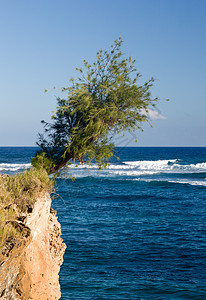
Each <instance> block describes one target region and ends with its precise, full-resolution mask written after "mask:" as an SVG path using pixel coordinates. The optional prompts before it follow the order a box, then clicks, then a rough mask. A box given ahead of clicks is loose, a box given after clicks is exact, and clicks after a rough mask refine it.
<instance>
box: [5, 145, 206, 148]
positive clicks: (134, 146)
mask: <svg viewBox="0 0 206 300" xmlns="http://www.w3.org/2000/svg"><path fill="white" fill-rule="evenodd" d="M0 147H2V148H3V147H36V148H38V146H37V145H0ZM115 147H121V148H122V147H124V148H129V147H130V148H138V147H206V145H125V146H124V145H123V146H121V145H115Z"/></svg>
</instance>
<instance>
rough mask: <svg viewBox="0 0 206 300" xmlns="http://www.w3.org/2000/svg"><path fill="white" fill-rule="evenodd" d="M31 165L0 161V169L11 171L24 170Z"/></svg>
mask: <svg viewBox="0 0 206 300" xmlns="http://www.w3.org/2000/svg"><path fill="white" fill-rule="evenodd" d="M30 167H31V164H30V163H28V164H8V163H1V164H0V171H11V172H16V171H18V170H26V169H29V168H30Z"/></svg>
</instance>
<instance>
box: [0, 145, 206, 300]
mask: <svg viewBox="0 0 206 300" xmlns="http://www.w3.org/2000/svg"><path fill="white" fill-rule="evenodd" d="M35 152H36V148H35V147H1V148H0V173H9V174H14V173H15V172H21V171H23V170H24V169H27V168H29V167H30V159H31V157H32V156H33V155H34V154H35ZM115 152H116V155H117V156H118V157H119V159H117V158H114V159H112V160H111V164H110V166H109V167H108V168H107V169H103V170H98V167H97V165H95V164H94V165H92V166H89V165H76V164H72V165H71V167H70V169H69V174H70V175H72V176H75V177H76V179H75V181H72V180H71V179H70V177H69V176H65V177H63V178H57V181H56V193H57V194H58V195H59V197H55V199H54V200H53V204H52V206H53V208H54V209H56V210H57V212H58V217H59V221H60V223H61V226H62V237H63V239H64V242H65V243H66V244H67V250H66V253H65V255H64V263H63V265H62V267H61V271H60V284H61V292H62V298H61V299H65V300H69V299H74V300H76V299H83V300H84V299H85V300H86V299H96V300H103V299H104V300H112V299H119V300H124V299H130V300H133V299H139V300H140V299H142V300H144V299H148V300H150V299H155V300H157V299H158V300H163V299H165V300H170V299H175V300H176V299H177V300H179V299H186V300H188V299H197V300H201V299H202V300H205V299H206V225H205V222H206V147H201V148H200V147H133V148H129V147H125V148H116V149H115Z"/></svg>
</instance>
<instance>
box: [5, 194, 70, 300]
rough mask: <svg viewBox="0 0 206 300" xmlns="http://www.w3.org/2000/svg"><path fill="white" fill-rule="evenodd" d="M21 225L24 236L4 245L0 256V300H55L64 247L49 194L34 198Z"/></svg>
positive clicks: (58, 288)
mask: <svg viewBox="0 0 206 300" xmlns="http://www.w3.org/2000/svg"><path fill="white" fill-rule="evenodd" d="M21 226H25V230H27V232H28V234H27V237H24V238H21V239H18V240H17V241H16V242H15V243H14V244H12V243H10V244H7V245H6V246H5V249H3V251H2V252H3V254H4V255H3V256H1V257H0V299H34V300H46V299H48V300H53V299H59V298H60V297H61V292H60V285H59V275H58V273H59V270H60V266H61V264H62V262H63V254H64V252H65V249H66V245H65V244H64V243H63V241H62V238H61V227H60V224H59V222H58V221H57V217H56V211H55V210H53V209H52V208H51V199H50V197H49V194H46V195H45V196H43V197H41V198H39V199H37V201H36V202H35V204H34V205H33V207H32V208H30V209H29V210H28V212H27V214H26V215H25V216H24V218H23V221H22V222H21Z"/></svg>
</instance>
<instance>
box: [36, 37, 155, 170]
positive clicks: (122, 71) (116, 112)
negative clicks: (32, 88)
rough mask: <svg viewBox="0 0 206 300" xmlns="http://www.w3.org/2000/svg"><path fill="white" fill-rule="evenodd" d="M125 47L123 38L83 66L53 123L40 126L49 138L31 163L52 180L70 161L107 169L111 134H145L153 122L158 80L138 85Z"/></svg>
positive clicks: (60, 101)
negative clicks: (144, 125) (151, 110)
mask: <svg viewBox="0 0 206 300" xmlns="http://www.w3.org/2000/svg"><path fill="white" fill-rule="evenodd" d="M121 46H122V39H121V38H119V39H118V40H116V41H115V42H114V45H112V46H111V49H110V50H109V51H102V50H100V51H99V52H97V56H96V61H95V62H94V63H93V64H89V63H88V62H87V61H86V60H84V61H83V62H84V66H83V68H80V69H78V68H77V69H76V70H77V71H78V72H79V73H80V76H79V77H78V78H77V79H75V80H74V79H70V81H71V86H70V87H65V88H62V92H64V93H66V97H64V98H57V110H56V113H55V114H54V116H52V122H51V123H47V122H45V121H42V122H43V124H44V131H45V132H44V135H43V134H39V140H38V142H37V145H38V146H39V147H40V148H41V150H40V151H38V152H37V154H36V156H35V157H34V158H33V159H32V164H33V165H34V166H35V167H40V166H42V165H43V167H44V168H45V169H46V170H47V172H48V173H49V174H51V173H55V172H57V171H59V170H60V169H61V168H63V167H65V166H66V165H68V163H69V162H70V161H71V160H73V161H79V162H81V163H84V162H86V161H87V162H92V161H93V160H94V159H95V161H96V162H97V163H99V166H105V165H106V164H107V162H108V159H109V158H110V157H111V156H112V155H113V150H114V144H113V143H112V142H111V136H112V134H115V133H120V132H122V131H128V130H130V131H131V130H133V131H135V130H138V129H140V130H142V123H143V122H145V121H146V122H149V117H148V115H147V112H148V108H149V107H150V106H155V104H156V101H157V100H158V98H155V99H152V98H151V94H150V88H151V86H152V85H153V82H154V79H153V78H151V79H150V80H149V81H146V82H145V83H144V84H143V85H138V80H139V78H140V77H141V75H140V74H139V73H138V72H137V70H136V69H135V67H134V64H135V60H132V59H131V57H129V58H124V55H123V53H122V52H121Z"/></svg>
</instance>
